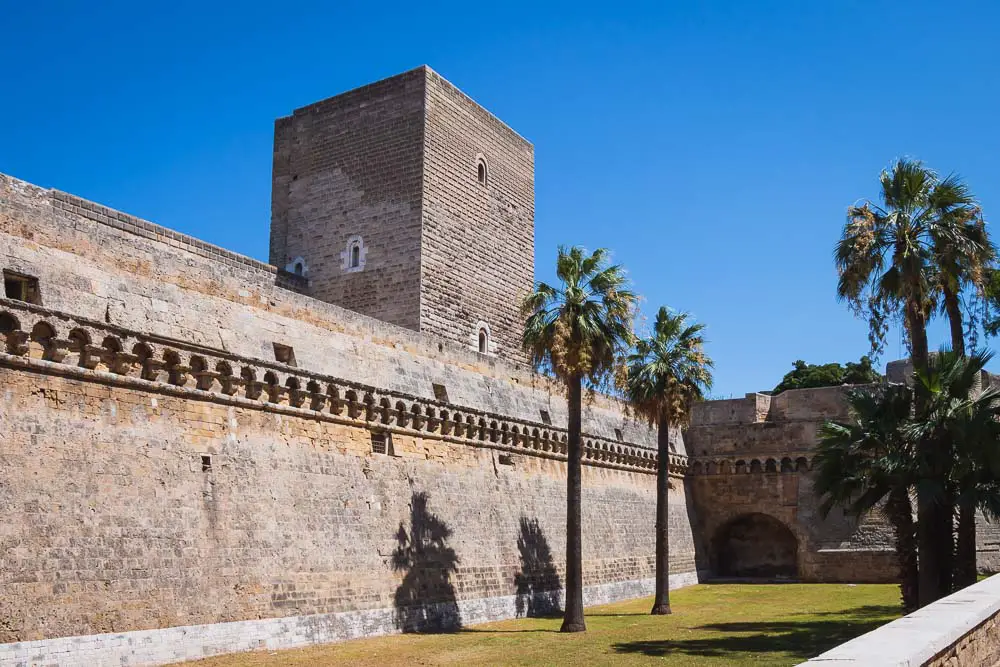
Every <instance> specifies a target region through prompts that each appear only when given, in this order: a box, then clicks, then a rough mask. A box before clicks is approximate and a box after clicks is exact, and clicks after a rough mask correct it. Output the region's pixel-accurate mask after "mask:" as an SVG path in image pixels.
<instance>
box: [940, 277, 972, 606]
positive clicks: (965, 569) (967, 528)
mask: <svg viewBox="0 0 1000 667" xmlns="http://www.w3.org/2000/svg"><path fill="white" fill-rule="evenodd" d="M943 292H944V308H945V312H946V313H948V326H949V328H950V329H951V349H952V350H953V351H954V352H956V353H957V354H958V355H959V356H962V357H964V356H965V332H964V330H963V327H962V309H961V306H960V304H959V301H958V294H957V293H956V292H955V291H954V290H951V289H947V288H946V289H944V290H943ZM976 572H977V571H976V509H975V507H960V508H959V510H958V540H957V544H956V546H955V582H954V583H955V585H954V588H955V590H958V589H961V588H965V587H966V586H971V585H972V584H974V583H976Z"/></svg>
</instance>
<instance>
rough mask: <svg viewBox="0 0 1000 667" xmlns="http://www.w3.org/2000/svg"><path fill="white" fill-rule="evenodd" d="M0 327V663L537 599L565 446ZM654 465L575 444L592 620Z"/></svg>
mask: <svg viewBox="0 0 1000 667" xmlns="http://www.w3.org/2000/svg"><path fill="white" fill-rule="evenodd" d="M0 305H2V306H3V307H4V312H3V314H2V315H0V319H2V322H3V329H4V335H3V341H4V345H5V347H6V352H0V387H3V391H2V394H0V401H2V405H0V407H2V410H0V461H2V463H3V465H2V466H0V525H2V526H5V527H6V528H5V529H4V532H3V533H2V534H0V546H2V547H3V548H2V549H0V585H2V587H3V590H4V592H5V595H4V596H3V599H2V600H0V641H8V642H21V641H29V640H35V639H40V638H52V637H60V636H67V635H77V634H88V635H89V634H94V633H101V632H122V631H132V630H143V629H149V628H162V627H170V626H187V625H196V624H206V623H207V624H213V623H220V622H227V621H240V620H244V619H266V618H277V617H295V618H296V619H298V618H299V617H303V616H308V615H313V614H327V615H328V614H339V615H340V616H339V618H341V622H342V623H343V624H344V625H343V627H344V628H345V629H344V630H343V632H344V633H345V636H347V635H351V636H354V635H356V634H358V633H361V634H371V633H381V632H387V631H393V630H400V629H402V630H408V629H409V630H412V629H430V628H432V627H441V626H444V627H448V626H450V625H453V624H454V623H456V622H461V621H462V620H463V618H464V619H465V622H472V621H482V620H488V619H489V618H499V617H504V616H508V615H512V614H511V612H513V613H514V614H520V615H523V614H531V613H541V612H542V611H544V610H547V609H550V608H551V605H552V604H554V603H556V602H557V601H558V596H559V593H558V589H559V581H560V576H561V572H562V569H563V562H562V553H563V551H564V542H563V532H562V531H563V527H564V525H565V524H564V520H565V516H564V512H565V510H564V507H565V504H564V497H565V495H564V494H565V469H564V462H563V461H564V458H565V453H564V449H565V443H564V434H562V435H560V434H559V433H558V432H556V431H553V432H551V433H546V434H544V435H541V436H539V435H536V434H534V433H531V432H529V431H527V430H526V429H525V428H524V427H525V425H524V424H518V423H513V426H514V427H517V429H518V430H517V431H515V430H514V428H512V427H511V423H505V424H502V425H499V424H496V423H495V422H493V423H491V422H485V421H483V420H481V419H478V418H476V417H477V415H474V414H468V413H466V412H465V411H463V414H462V416H463V417H468V418H466V419H459V418H458V415H456V414H455V412H454V411H452V410H450V409H449V410H447V411H446V412H441V411H437V410H434V409H432V408H433V406H432V405H429V404H426V403H419V402H418V404H415V407H416V406H417V405H419V407H420V410H416V409H413V408H410V407H409V406H408V405H403V406H400V403H399V402H398V401H397V402H396V403H393V402H392V401H391V400H390V399H391V398H398V397H390V395H388V394H385V393H382V392H377V391H374V390H368V391H367V393H365V395H364V396H362V395H361V392H362V391H363V388H362V387H356V388H355V387H354V385H351V384H350V383H344V382H342V381H340V380H334V379H327V381H326V382H324V384H323V385H319V383H318V380H320V379H322V378H318V377H316V376H313V375H311V374H308V373H306V372H304V371H297V370H295V369H291V368H288V367H285V368H282V367H279V366H277V365H275V364H272V363H268V362H260V363H259V364H258V363H255V362H254V360H248V359H240V358H236V357H232V356H227V355H226V354H225V353H222V352H219V351H214V352H211V356H209V355H210V352H209V351H206V350H203V349H191V348H190V347H187V346H184V345H178V346H177V347H168V346H166V345H165V344H164V345H163V346H161V344H159V343H157V341H155V340H153V339H150V338H148V337H145V336H143V335H142V334H138V333H135V332H127V331H124V330H118V329H116V328H113V327H110V326H102V325H101V324H100V323H95V322H87V321H83V320H81V319H78V318H73V317H71V316H66V315H60V314H58V313H53V312H50V311H46V310H45V309H42V308H29V307H24V306H19V305H18V304H14V303H10V302H4V303H0ZM64 332H66V333H64ZM104 334H107V335H104ZM102 336H103V339H102V338H101V337H102ZM99 339H100V340H102V342H101V343H100V344H98V343H97V342H96V341H98V340H99ZM88 341H93V342H88ZM144 346H145V349H144ZM130 350H131V352H130ZM161 362H162V363H161ZM223 363H225V364H226V366H223V365H222V364H223ZM237 368H239V369H240V370H241V372H240V373H238V374H237V373H235V372H233V371H235V369H237ZM212 369H214V370H212ZM265 370H266V371H267V372H266V373H264V375H263V377H261V376H260V375H259V374H257V372H259V371H265ZM247 371H249V373H248V372H247ZM269 375H270V376H271V377H269ZM237 376H238V377H240V378H242V380H243V381H242V382H240V381H234V377H237ZM257 380H261V381H260V382H258V381H257ZM292 380H294V382H293V381H292ZM300 388H301V390H300ZM355 389H357V393H354V394H353V395H352V392H354V391H355ZM369 397H370V400H369ZM373 433H376V434H386V433H388V434H389V435H390V438H391V444H390V445H389V446H388V447H387V448H386V450H385V453H377V452H374V451H373V447H372V435H373ZM515 433H517V435H514V434H515ZM653 464H654V460H653V459H652V458H651V457H649V456H648V455H646V454H644V453H643V451H642V450H641V449H636V448H633V449H631V450H630V451H628V452H625V453H623V454H618V453H616V452H615V451H614V449H613V448H608V447H607V444H606V443H605V444H603V445H602V443H599V442H598V443H595V442H589V443H588V448H587V464H586V466H585V471H584V517H585V525H586V528H585V551H584V569H585V585H586V586H587V587H588V590H589V591H590V595H589V596H590V599H591V600H592V601H601V600H610V599H619V598H621V597H628V596H634V595H641V594H644V593H647V592H648V591H649V590H650V586H651V583H652V582H651V577H652V575H653V553H652V550H653V545H652V539H653V525H652V518H653V511H654V507H655V483H654V481H655V476H654V474H653V470H654V465H653ZM675 469H676V470H675V472H676V473H677V474H678V475H679V474H680V473H681V472H682V470H683V468H682V464H681V462H680V461H678V462H677V465H676V466H675ZM674 483H675V486H674V490H673V492H672V494H671V511H672V515H671V529H672V533H671V552H672V554H674V556H675V557H674V560H673V562H672V564H671V570H672V572H675V573H676V574H678V575H685V574H686V575H688V581H691V580H694V579H695V578H696V576H695V574H694V572H693V565H694V562H695V558H694V553H695V547H694V540H693V535H692V533H691V528H690V518H689V508H688V506H687V503H686V499H685V492H684V485H683V481H682V479H681V477H680V476H678V477H677V478H676V479H675V480H674ZM474 602H475V603H476V604H473V603H474ZM463 609H464V610H474V613H471V612H468V611H466V612H463V611H462V610H463ZM463 613H466V615H465V616H464V617H463ZM345 614H346V618H347V619H348V620H346V621H345V620H344V618H345V616H344V615H345ZM351 618H355V620H354V621H351V620H350V619H351ZM300 622H301V621H298V620H297V621H296V624H298V623H300ZM359 624H360V625H359ZM338 627H339V626H338ZM328 634H329V633H325V634H323V635H322V637H323V638H324V639H325V640H330V639H335V638H337V636H328ZM88 646H89V644H88ZM17 650H20V649H18V648H17V647H16V646H14V647H13V648H11V651H17ZM26 650H27V649H26ZM32 650H34V649H32Z"/></svg>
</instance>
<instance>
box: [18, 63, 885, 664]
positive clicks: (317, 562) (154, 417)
mask: <svg viewBox="0 0 1000 667" xmlns="http://www.w3.org/2000/svg"><path fill="white" fill-rule="evenodd" d="M270 254H271V262H273V265H272V264H266V263H263V262H260V261H257V260H254V259H251V258H248V257H243V256H241V255H238V254H236V253H233V252H230V251H228V250H225V249H223V248H219V247H217V246H213V245H211V244H208V243H205V242H203V241H200V240H198V239H195V238H193V237H190V236H187V235H184V234H180V233H177V232H175V231H172V230H169V229H166V228H164V227H161V226H159V225H156V224H153V223H151V222H148V221H145V220H141V219H139V218H136V217H134V216H131V215H128V214H125V213H121V212H119V211H115V210H113V209H109V208H107V207H105V206H102V205H99V204H95V203H93V202H89V201H86V200H84V199H81V198H79V197H76V196H74V195H70V194H67V193H64V192H60V191H57V190H47V189H43V188H40V187H37V186H34V185H31V184H28V183H25V182H23V181H20V180H17V179H15V178H12V177H9V176H4V175H0V269H2V270H3V277H4V296H3V298H0V592H2V594H0V642H6V643H0V665H2V664H8V663H11V664H20V663H22V662H29V663H30V662H32V661H37V662H45V663H46V664H58V665H81V666H82V665H87V666H90V665H95V664H115V665H138V664H161V663H167V662H172V661H178V660H183V659H190V658H198V657H203V656H204V655H211V654H215V653H222V652H231V651H237V650H251V649H256V648H282V647H291V646H300V645H303V644H308V643H315V642H324V641H335V640H338V639H345V638H350V637H359V636H366V635H375V634H382V633H388V632H397V631H412V630H435V629H444V628H454V627H456V626H457V625H458V624H460V623H461V624H470V623H476V622H482V621H487V620H494V619H500V618H509V617H513V616H522V615H535V614H541V613H545V612H550V611H552V610H554V609H555V608H557V607H558V605H559V602H560V600H561V586H562V583H561V582H562V572H563V570H564V554H565V507H566V487H565V485H566V469H565V460H566V423H567V412H566V400H565V395H564V393H563V388H562V386H561V385H560V384H559V383H557V382H554V381H553V380H551V379H550V378H547V377H545V376H542V375H540V374H538V373H536V372H535V371H534V369H532V368H530V367H528V366H527V365H525V364H524V354H523V352H522V351H521V350H520V343H519V339H520V335H521V324H522V323H521V322H520V313H519V310H518V308H517V304H518V301H519V300H520V298H521V296H522V294H523V293H524V292H525V291H526V290H527V289H529V288H530V285H531V279H532V275H531V274H532V263H533V258H534V151H533V148H532V147H531V145H530V144H529V143H528V142H526V141H525V140H524V139H522V138H521V137H520V136H519V135H517V134H516V133H515V132H513V130H511V129H510V128H507V127H506V126H505V125H503V123H502V122H501V121H499V120H498V119H496V118H495V117H493V116H492V115H491V114H489V112H487V111H486V110H485V109H482V108H481V107H479V106H478V105H476V104H475V103H474V102H473V101H472V100H471V99H469V98H468V97H467V96H465V95H464V94H462V93H461V91H458V89H457V88H455V87H454V86H452V85H451V84H449V83H448V82H447V81H445V80H444V79H442V78H441V77H440V76H438V75H437V74H435V73H434V72H432V71H431V70H429V69H427V68H419V69H417V70H413V71H411V72H407V73H404V74H402V75H399V76H398V77H393V78H391V79H388V80H385V81H383V82H378V83H376V84H373V85H371V86H367V87H364V88H361V89H358V90H357V91H352V92H349V93H346V94H344V95H340V96H337V97H334V98H330V99H329V100H324V101H322V102H319V103H317V104H315V105H309V106H308V107H304V108H303V109H299V110H297V111H296V112H294V113H293V114H292V115H291V116H288V117H285V118H282V119H279V120H278V121H277V123H276V125H275V152H274V179H273V196H272V221H271V246H270ZM376 318H378V319H376ZM583 408H584V410H583V412H584V414H583V431H584V470H583V525H584V531H583V538H584V550H583V560H584V563H583V566H584V585H585V600H586V601H587V602H588V603H591V604H592V603H597V602H606V601H612V600H618V599H623V598H631V597H638V596H641V595H646V594H649V593H650V592H651V591H652V586H653V577H654V575H655V568H654V562H653V560H654V549H655V546H654V521H655V507H656V488H655V487H656V484H655V481H656V434H655V432H654V431H652V430H651V429H650V428H649V426H648V425H647V424H645V423H644V422H640V421H637V420H635V419H634V418H632V417H630V416H629V414H628V411H627V410H625V408H624V406H623V405H622V404H621V403H620V402H619V401H617V400H615V399H614V398H611V397H608V396H603V395H600V394H597V393H594V394H591V395H589V396H587V397H586V398H585V401H584V406H583ZM844 416H845V405H844V402H843V395H842V390H841V389H840V388H829V389H817V390H800V391H789V392H785V393H783V394H781V395H779V396H769V395H764V394H748V395H747V397H746V398H744V399H738V400H729V401H710V402H707V403H704V404H701V405H699V406H697V407H696V408H695V411H694V415H693V420H692V424H691V425H690V427H689V428H688V429H687V431H686V432H685V433H684V434H683V436H682V434H681V432H680V431H677V432H676V433H674V434H672V437H671V454H670V462H669V470H670V475H671V488H670V493H669V504H670V517H669V530H670V576H671V584H672V585H675V586H680V585H686V584H690V583H694V582H696V581H698V580H699V579H701V578H704V577H707V576H721V577H726V576H735V577H765V578H769V579H774V578H778V579H792V578H798V579H805V580H810V581H862V580H867V581H890V580H893V579H894V578H895V567H894V565H893V563H892V553H891V539H890V535H889V533H888V532H887V529H886V527H885V526H884V525H883V524H881V523H880V522H879V521H878V520H877V519H874V518H866V519H864V520H862V521H860V522H858V521H855V520H854V519H852V518H850V517H846V516H843V515H842V514H838V513H836V512H835V513H834V514H832V515H831V516H830V517H827V518H826V519H820V518H819V517H818V515H817V512H816V504H817V502H816V498H815V495H814V493H813V490H812V481H811V479H812V472H811V466H812V457H813V448H814V446H815V443H816V429H817V428H818V425H819V424H820V423H821V422H822V421H823V420H824V419H827V418H842V417H844Z"/></svg>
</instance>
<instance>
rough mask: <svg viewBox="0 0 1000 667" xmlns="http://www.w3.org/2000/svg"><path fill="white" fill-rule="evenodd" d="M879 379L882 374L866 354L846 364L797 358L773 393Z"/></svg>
mask: <svg viewBox="0 0 1000 667" xmlns="http://www.w3.org/2000/svg"><path fill="white" fill-rule="evenodd" d="M881 379H882V375H881V374H880V373H879V372H878V371H877V370H875V369H874V368H873V367H872V360H871V359H870V358H868V357H867V356H864V357H861V359H860V361H858V362H857V363H855V362H853V361H848V362H847V364H838V363H832V364H807V363H806V362H804V361H802V360H801V359H799V360H798V361H796V362H795V363H794V364H792V370H790V371H789V372H787V373H785V377H783V378H781V382H779V383H778V386H777V387H775V388H774V393H775V394H780V393H781V392H783V391H785V390H786V389H809V388H811V387H839V386H840V385H842V384H871V383H873V382H878V381H879V380H881Z"/></svg>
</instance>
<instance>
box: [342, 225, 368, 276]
mask: <svg viewBox="0 0 1000 667" xmlns="http://www.w3.org/2000/svg"><path fill="white" fill-rule="evenodd" d="M367 255H368V248H366V247H365V241H364V239H362V238H361V236H360V235H358V234H355V235H354V236H352V237H350V238H349V239H347V246H346V247H345V248H344V250H343V252H341V253H340V267H341V269H343V271H345V272H346V273H354V272H356V271H364V270H365V257H366V256H367Z"/></svg>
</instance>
